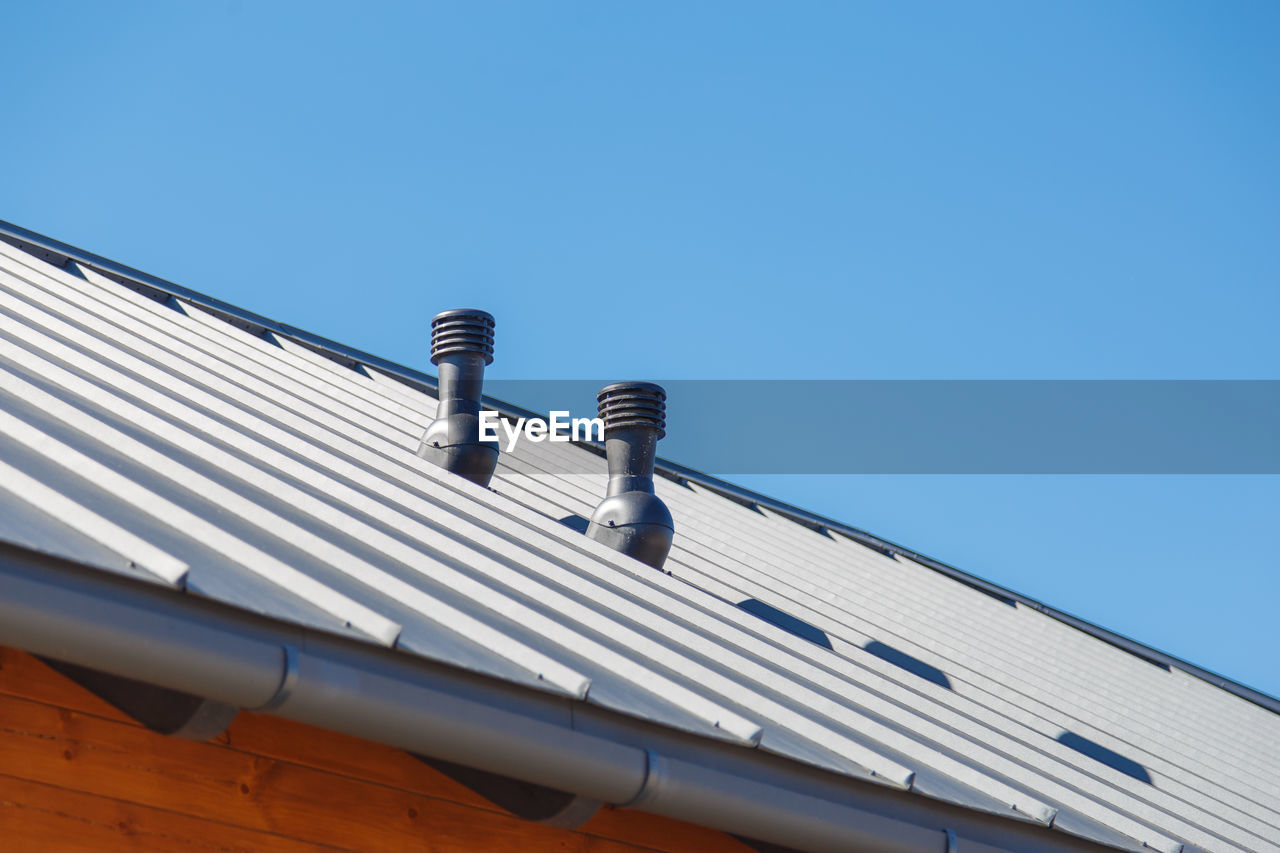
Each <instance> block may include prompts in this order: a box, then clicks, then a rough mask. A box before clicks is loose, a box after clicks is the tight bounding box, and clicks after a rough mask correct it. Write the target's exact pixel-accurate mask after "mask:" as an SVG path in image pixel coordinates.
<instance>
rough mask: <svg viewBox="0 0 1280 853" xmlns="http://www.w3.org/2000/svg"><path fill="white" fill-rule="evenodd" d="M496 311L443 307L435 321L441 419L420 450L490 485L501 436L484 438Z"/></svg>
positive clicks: (434, 354)
mask: <svg viewBox="0 0 1280 853" xmlns="http://www.w3.org/2000/svg"><path fill="white" fill-rule="evenodd" d="M493 328H494V321H493V315H492V314H490V313H488V312H487V311H479V310H476V309H474V308H458V309H455V310H453V311H442V312H441V313H439V314H437V315H436V316H435V318H434V319H432V321H431V363H432V364H434V365H436V366H437V367H439V368H440V370H439V387H438V390H437V396H438V397H439V399H440V407H439V408H438V409H437V410H436V419H435V420H434V421H432V422H431V423H430V424H429V425H428V426H427V431H426V432H425V433H423V434H422V443H421V444H420V445H418V455H419V456H421V457H422V458H423V459H426V460H427V461H429V462H434V463H435V464H437V465H439V466H440V467H441V468H445V469H446V470H449V471H452V472H453V473H455V474H459V475H461V476H463V477H466V478H467V479H468V480H470V481H471V482H473V483H479V484H480V485H481V486H487V485H489V479H490V478H491V477H493V469H494V468H496V467H497V466H498V445H497V443H496V442H492V441H487V442H481V441H480V395H481V393H482V388H483V385H484V369H485V366H486V365H489V364H493Z"/></svg>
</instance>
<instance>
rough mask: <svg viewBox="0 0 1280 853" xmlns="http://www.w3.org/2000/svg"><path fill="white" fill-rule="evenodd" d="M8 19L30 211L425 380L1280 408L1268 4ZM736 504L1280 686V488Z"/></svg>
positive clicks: (1104, 488) (149, 13) (952, 482)
mask: <svg viewBox="0 0 1280 853" xmlns="http://www.w3.org/2000/svg"><path fill="white" fill-rule="evenodd" d="M5 15H6V35H5V38H4V50H3V51H0V71H2V72H3V74H4V79H5V80H6V81H8V83H9V85H8V86H7V87H6V98H5V104H4V108H3V111H0V116H3V118H2V119H0V121H2V122H3V124H0V127H2V128H3V133H0V156H2V157H3V162H4V164H5V167H4V172H3V175H4V176H3V179H2V180H0V218H3V219H8V220H10V221H13V222H16V223H18V224H21V225H24V226H26V227H29V228H32V229H34V230H36V231H40V232H43V233H46V234H49V235H50V236H53V237H56V238H58V239H62V240H65V241H67V242H70V243H72V244H75V245H79V246H82V247H84V248H87V249H89V250H91V251H95V252H98V253H100V254H103V255H106V256H108V257H111V258H114V259H116V260H119V261H121V262H124V263H127V264H130V265H132V266H136V267H139V268H141V269H144V270H146V271H148V272H152V273H155V274H157V275H160V276H163V277H166V278H169V279H172V280H175V281H178V282H180V283H182V284H184V285H186V286H189V287H192V288H194V289H196V290H200V291H203V292H206V293H209V294H211V295H214V296H217V297H219V298H222V299H225V300H227V301H229V302H232V303H235V304H239V305H243V306H245V307H247V308H250V309H252V310H255V311H257V312H259V313H262V314H266V315H268V316H271V317H274V318H276V319H279V320H282V321H285V322H288V323H292V324H294V325H296V326H300V327H302V328H306V329H309V330H311V331H315V332H317V333H320V334H323V335H326V336H329V337H332V338H335V339H338V340H341V341H343V342H346V343H349V344H351V345H354V346H358V347H360V348H363V349H366V350H369V351H372V352H374V353H377V354H379V355H382V356H384V357H387V358H390V359H393V360H396V361H400V362H403V363H405V364H410V365H413V366H418V367H424V366H426V354H425V346H426V341H427V336H428V332H427V328H428V320H429V318H430V316H431V315H432V314H434V313H435V312H436V311H438V310H441V309H444V308H450V307H456V306H459V305H476V306H479V307H484V308H487V309H488V310H490V311H492V312H493V313H494V314H496V315H497V317H498V321H499V327H498V342H499V359H498V361H497V362H496V363H495V365H494V368H493V371H492V374H491V375H493V376H496V377H500V378H577V377H592V378H594V377H613V376H616V377H618V378H644V377H654V378H696V379H704V378H750V379H764V378H858V379H862V378H884V379H900V378H931V379H939V378H941V379H950V378H1023V379H1036V378H1061V379H1075V378H1086V379H1107V378H1126V379H1130V378H1155V379H1160V378H1176V379H1202V378H1204V379H1212V378H1278V377H1277V364H1278V363H1280V359H1278V356H1280V342H1278V339H1277V335H1276V318H1277V316H1278V315H1280V258H1278V256H1277V252H1278V248H1277V246H1278V243H1277V239H1276V238H1277V234H1280V156H1277V152H1278V151H1280V53H1277V51H1276V50H1275V49H1274V46H1275V44H1277V43H1280V7H1277V6H1276V5H1275V4H1270V3H1257V4H1249V3H1230V4H1207V3H1173V2H1169V3H1155V2H1142V3H1139V2H1129V3H1115V2H1105V3H1102V2H1098V3H1088V2H1073V3H1060V4H1048V3H1034V4H1029V3H1012V2H1010V3H966V4H942V3H939V4H930V3H910V4H903V3H880V4H864V3H852V2H850V3H772V4H752V3H744V2H732V3H729V2H725V3H712V2H706V3H697V4H677V3H667V4H658V3H644V4H629V5H624V4H602V3H585V2H584V3H576V4H569V3H562V4H556V3H544V4H530V3H511V4H503V3H486V4H464V3H409V4H393V3H376V4H355V3H323V2H308V3H286V2H272V3H263V4H253V3H239V2H230V3H228V2H221V3H219V2H206V3H200V4H196V3H167V2H166V3H159V2H158V3H154V4H144V3H113V4H101V3H90V2H81V3H65V2H63V3H57V2H46V3H40V4H32V3H28V4H19V5H17V6H15V7H13V8H9V9H6V12H5ZM517 402H518V401H517ZM678 461H681V462H685V463H687V464H690V465H692V466H694V467H697V464H698V460H696V459H682V460H678ZM739 479H740V480H741V481H743V482H744V483H745V484H746V485H749V486H752V487H755V488H758V489H760V490H761V491H764V492H766V493H768V494H772V495H775V496H778V497H781V498H783V499H785V500H789V501H791V502H794V503H798V504H800V505H802V506H805V507H807V508H810V509H813V510H815V511H818V512H822V513H825V514H827V515H830V516H833V517H836V518H838V519H841V520H844V521H847V522H849V523H851V524H854V525H857V526H859V527H863V528H866V529H869V530H871V531H873V532H876V533H878V534H880V535H883V536H885V537H887V538H890V539H894V540H896V541H899V542H902V543H903V544H906V545H908V546H911V547H913V548H916V549H917V550H920V551H923V552H925V553H927V554H930V555H933V556H936V557H938V558H940V559H943V560H945V561H947V562H950V563H952V564H954V565H957V566H960V567H961V568H964V569H966V570H969V571H972V572H974V573H976V574H979V575H981V576H983V577H987V578H990V579H992V580H995V581H997V582H1000V583H1003V584H1005V585H1007V586H1010V587H1012V588H1014V589H1016V590H1019V591H1022V592H1026V593H1028V594H1031V595H1034V596H1037V597H1039V598H1042V599H1043V600H1046V601H1048V602H1049V603H1051V604H1053V605H1055V606H1057V607H1060V608H1061V609H1064V610H1068V611H1071V612H1074V613H1077V614H1079V615H1081V616H1084V617H1086V618H1088V619H1091V620H1093V621H1096V622H1099V623H1101V624H1103V625H1105V626H1107V627H1110V628H1113V629H1115V630H1118V631H1120V632H1122V633H1126V634H1129V635H1131V636H1134V637H1136V638H1138V639H1140V640H1143V641H1144V642H1148V643H1150V644H1152V645H1155V646H1157V647H1159V648H1163V649H1165V650H1167V651H1170V652H1172V653H1175V654H1178V655H1180V656H1183V657H1186V658H1188V659H1190V660H1191V661H1193V662H1195V663H1198V664H1201V665H1204V666H1207V667H1209V668H1211V669H1215V670H1217V671H1220V672H1222V673H1223V674H1225V675H1228V676H1230V677H1233V678H1236V679H1239V680H1242V681H1244V682H1246V683H1249V684H1252V685H1254V686H1256V687H1259V688H1261V689H1264V690H1266V691H1268V692H1270V693H1272V694H1277V693H1280V662H1278V660H1277V658H1276V656H1275V654H1274V646H1275V643H1274V631H1273V629H1272V623H1273V621H1274V612H1275V608H1276V601H1277V599H1280V572H1278V571H1277V569H1278V566H1277V563H1278V562H1280V560H1278V559H1277V557H1276V550H1275V547H1274V541H1273V540H1274V538H1275V533H1276V531H1277V527H1278V525H1277V518H1280V478H1277V477H1261V476H1255V477H1242V476H1237V477H1226V476H1221V477H1218V476H1185V477H1183V476H1161V477H1112V476H1074V477H1066V476H1020V477H1008V476H1000V477H997V476H966V477H956V476H951V477H942V476H911V477H892V476H875V477H870V476H866V477H852V476H849V477H846V476H817V477H764V476H755V477H744V478H739Z"/></svg>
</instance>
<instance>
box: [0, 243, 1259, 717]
mask: <svg viewBox="0 0 1280 853" xmlns="http://www.w3.org/2000/svg"><path fill="white" fill-rule="evenodd" d="M0 240H4V242H6V243H9V244H10V245H13V246H15V247H16V248H18V249H21V250H22V251H25V252H27V253H29V254H32V255H34V256H36V257H38V258H40V259H42V260H45V261H48V262H50V263H53V264H55V265H56V266H65V265H66V263H67V261H68V260H73V261H76V262H77V263H81V264H84V265H86V266H89V267H92V268H93V269H95V270H97V271H98V272H101V273H103V274H104V275H107V276H109V277H111V278H113V279H116V280H117V281H120V282H121V283H124V284H126V285H129V286H132V287H134V288H135V289H139V290H143V291H144V292H146V291H151V294H150V295H152V296H153V297H174V298H177V299H181V300H183V301H185V302H189V303H191V304H193V305H196V306H199V307H200V308H203V309H205V310H207V311H210V312H212V313H214V314H217V315H219V316H220V317H222V318H223V319H224V320H227V321H228V322H230V323H232V324H233V325H236V326H239V327H241V328H245V329H248V330H250V331H253V332H255V333H256V334H262V333H264V332H271V333H272V334H275V335H281V336H283V337H286V338H288V339H290V340H292V341H295V342H296V343H299V344H301V345H303V346H305V347H307V348H309V349H311V350H313V351H315V352H317V353H319V354H320V355H323V356H325V357H326V358H330V359H332V360H334V361H337V362H339V363H341V364H344V365H346V366H348V367H361V366H363V367H371V368H374V369H375V370H378V371H381V372H382V373H385V374H387V375H389V376H392V377H394V378H395V379H397V380H399V381H401V382H404V383H405V384H406V385H410V386H412V387H414V388H417V389H419V390H423V391H426V392H427V393H430V394H431V395H433V396H434V395H435V394H436V391H437V383H436V378H435V377H434V376H431V375H430V374H428V373H424V372H422V371H419V370H414V369H413V368H409V367H405V366H404V365H401V364H397V363H395V362H392V361H388V360H387V359H384V358H381V357H379V356H376V355H373V354H372V353H367V352H364V351H363V350H359V349H356V348H354V347H350V346H347V345H345V344H341V343H338V342H337V341H333V340H330V339H328V338H325V337H323V336H321V335H316V334H313V333H311V332H307V331H305V330H303V329H299V328H296V327H294V326H290V325H288V324H287V323H281V322H278V321H276V320H272V319H270V318H268V317H264V316H263V315H261V314H256V313H254V312H252V311H249V310H246V309H244V308H240V307H238V306H235V305H232V304H230V303H228V302H223V301H222V300H220V299H215V298H213V297H211V296H207V295H205V294H203V293H200V292H198V291H195V290H192V289H190V288H187V287H183V286H182V285H180V284H176V283H174V282H171V281H168V280H166V279H162V278H160V277H158V276H154V275H151V274H150V273H145V272H142V271H141V270H137V269H134V268H133V267H129V266H125V265H124V264H121V263H118V262H116V261H113V260H111V259H109V258H104V257H102V256H101V255H97V254H94V253H93V252H88V251H85V250H84V249H80V248H77V247H76V246H72V245H70V244H68V243H63V242H62V241H60V240H55V239H53V238H52V237H47V236H45V235H43V234H39V233H37V232H35V231H31V230H30V229H27V228H23V227H22V226H20V225H15V224H13V223H11V222H6V221H4V220H0ZM484 399H485V401H486V402H487V403H488V404H490V405H492V407H493V409H494V410H496V411H498V412H499V413H500V414H502V415H503V416H506V417H510V418H528V417H534V416H537V413H535V412H532V411H530V410H528V409H524V408H522V407H520V406H517V405H513V404H511V403H508V402H506V401H503V400H497V399H494V398H492V397H487V396H486V397H485V398H484ZM574 443H575V444H578V445H579V446H582V447H587V448H589V449H591V450H593V451H595V452H596V453H599V454H601V455H603V453H604V447H603V444H601V443H599V442H594V441H590V442H582V441H579V442H574ZM654 467H655V471H656V472H657V473H660V474H662V475H663V476H666V477H668V478H669V479H674V480H677V481H679V480H688V481H689V482H693V483H697V484H698V485H700V486H702V487H703V488H706V489H708V490H710V491H713V492H716V493H717V494H719V495H721V496H722V497H725V498H728V499H729V500H732V501H735V502H737V503H742V504H747V505H755V506H759V507H763V508H765V509H768V510H770V511H772V512H776V513H778V514H779V515H782V516H785V517H786V518H789V519H791V520H792V521H795V522H796V523H798V524H802V525H804V526H806V527H809V528H811V529H813V530H817V531H824V530H825V531H831V532H835V533H839V534H841V535H843V536H846V537H848V538H850V539H852V540H854V541H855V542H858V543H859V544H861V545H865V546H866V547H868V548H871V549H873V550H876V551H879V552H880V553H882V554H886V555H889V556H902V557H906V558H907V559H909V560H912V561H914V562H917V563H919V564H921V565H922V566H926V567H927V568H930V569H933V570H934V571H936V572H939V573H940V574H943V575H946V576H947V577H949V578H951V579H952V580H955V581H958V582H960V583H962V584H964V585H966V586H969V587H971V588H973V589H976V590H979V591H981V592H984V593H986V594H988V595H991V596H993V597H995V598H998V599H1001V600H1003V601H1005V602H1009V603H1014V602H1016V603H1018V604H1021V605H1023V606H1024V607H1030V608H1031V609H1033V610H1036V611H1038V612H1040V613H1043V614H1044V615H1046V616H1049V617H1050V618H1053V619H1056V620H1058V621H1059V622H1063V623H1065V624H1067V625H1070V626H1071V627H1073V628H1075V629H1077V630H1079V631H1083V632H1084V633H1086V634H1088V635H1090V636H1092V637H1094V638H1096V639H1099V640H1102V641H1103V642H1105V643H1107V644H1109V645H1112V646H1115V647H1116V648H1119V649H1121V650H1122V651H1125V652H1128V653H1129V654H1131V655H1134V656H1136V657H1139V658H1141V659H1143V660H1145V661H1147V662H1148V663H1152V664H1154V665H1156V666H1162V667H1166V668H1171V669H1177V670H1180V671H1182V672H1185V673H1187V674H1188V675H1191V676H1194V677H1195V678H1198V679H1200V680H1201V681H1205V682H1207V683H1209V684H1212V685H1213V686H1215V687H1218V688H1220V689H1222V690H1225V691H1227V692H1228V693H1231V694H1232V695H1235V696H1238V697H1240V698H1241V699H1245V700H1247V701H1249V702H1251V703H1253V704H1255V705H1258V706H1260V707H1262V708H1265V709H1266V710H1268V711H1271V712H1272V713H1276V714H1280V698H1277V697H1275V696H1271V695H1270V694H1267V693H1264V692H1262V691H1261V690H1258V689H1256V688H1253V687H1250V686H1248V685H1246V684H1242V683H1240V682H1238V681H1234V680H1232V679H1230V678H1227V677H1226V676H1224V675H1220V674H1219V673H1216V672H1213V671H1212V670H1209V669H1205V668H1204V667H1201V666H1197V665H1196V664H1193V663H1191V662H1190V661H1186V660H1183V659H1182V658H1179V657H1177V656H1176V655H1172V654H1169V653H1168V652H1164V651H1161V650H1160V649H1157V648H1154V647H1152V646H1148V645H1146V644H1145V643H1141V642H1139V641H1137V640H1134V639H1133V638H1131V637H1127V636H1125V635H1123V634H1120V633H1117V632H1115V631H1112V630H1110V629H1108V628H1104V627H1102V626H1100V625H1097V624H1094V623H1093V622H1090V621H1088V620H1087V619H1083V618H1081V617H1079V616H1075V615H1073V614H1071V613H1067V612H1065V611H1063V610H1059V609H1057V608H1055V607H1051V606H1049V605H1047V604H1045V603H1044V602H1042V601H1039V600H1038V599H1035V598H1032V597H1031V596H1029V595H1024V594H1023V593H1020V592H1016V591H1014V590H1011V589H1008V588H1007V587H1002V586H1000V585H999V584H996V583H993V582H991V581H988V580H984V579H983V578H980V577H978V576H976V575H973V574H970V573H969V572H966V571H964V570H963V569H958V568H956V567H955V566H951V565H948V564H947V563H944V562H942V561H940V560H937V559H934V558H933V557H930V556H928V555H926V554H921V553H919V552H917V551H913V550H911V549H910V548H906V547H904V546H902V545H899V544H897V543H896V542H892V541H890V540H888V539H884V538H881V537H879V536H876V535H874V534H872V533H868V532H867V531H865V530H861V529H859V528H857V527H853V526H852V525H849V524H845V523H843V522H840V521H836V520H835V519H832V518H828V517H826V516H823V515H819V514H817V513H813V512H810V511H808V510H805V509H801V508H800V507H797V506H793V505H792V504H788V503H786V502H785V501H780V500H777V499H776V498H771V497H769V496H767V495H763V494H760V493H759V492H754V491H752V490H750V489H747V488H744V487H742V486H738V485H735V484H733V483H730V482H728V481H726V480H722V479H720V478H719V477H715V476H713V475H710V474H705V473H703V472H701V471H698V470H696V469H694V468H690V467H688V466H685V465H681V464H679V463H676V462H671V461H669V460H666V459H662V458H660V457H659V458H658V460H657V462H656V464H655V466H654Z"/></svg>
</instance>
